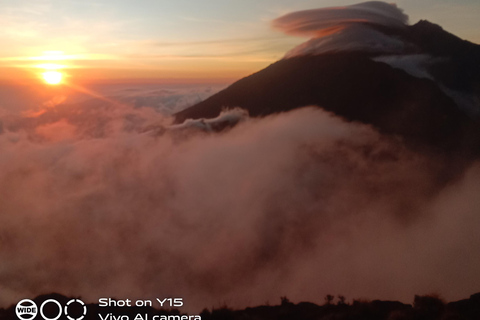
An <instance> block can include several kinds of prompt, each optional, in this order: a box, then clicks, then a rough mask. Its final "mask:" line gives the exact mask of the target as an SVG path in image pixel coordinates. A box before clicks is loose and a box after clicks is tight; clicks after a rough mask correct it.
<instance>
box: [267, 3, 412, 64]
mask: <svg viewBox="0 0 480 320" xmlns="http://www.w3.org/2000/svg"><path fill="white" fill-rule="evenodd" d="M407 22H408V16H407V15H406V14H404V13H403V11H402V10H401V9H399V8H398V7H397V6H396V5H395V4H388V3H385V2H380V1H370V2H363V3H359V4H355V5H351V6H345V7H332V8H324V9H312V10H304V11H297V12H293V13H289V14H286V15H284V16H282V17H279V18H277V19H275V20H273V22H272V27H273V28H275V29H277V30H280V31H282V32H284V33H286V34H289V35H295V36H302V37H311V38H312V39H311V40H310V41H308V42H306V43H304V44H302V45H300V46H298V47H296V48H294V49H293V50H292V51H290V52H289V53H287V55H286V57H287V58H290V57H292V56H298V55H306V54H320V53H324V52H329V51H346V50H363V51H375V52H378V51H381V52H392V53H393V52H399V51H401V50H403V48H404V45H405V44H404V43H403V41H401V40H399V39H396V38H395V37H392V36H390V35H387V34H385V33H383V32H381V31H379V30H376V27H379V26H380V27H387V28H393V29H399V28H403V27H405V26H406V24H407Z"/></svg>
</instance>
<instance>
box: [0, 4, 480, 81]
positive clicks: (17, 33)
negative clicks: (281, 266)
mask: <svg viewBox="0 0 480 320" xmlns="http://www.w3.org/2000/svg"><path fill="white" fill-rule="evenodd" d="M357 2H358V1H351V0H346V1H341V2H340V1H334V0H299V1H291V0H261V1H255V2H251V1H244V0H232V1H228V2H226V1H223V0H222V1H221V0H208V1H193V0H179V1H150V0H139V1H135V2H132V1H127V0H116V1H113V0H97V1H73V0H62V1H60V0H35V1H30V0H6V1H3V2H2V6H1V7H0V25H1V28H0V43H2V46H0V81H10V82H12V81H13V82H25V81H32V80H33V81H41V80H39V79H41V76H40V74H41V73H42V72H45V69H44V68H42V67H38V65H42V64H46V63H56V64H61V65H63V67H62V68H61V69H62V72H63V73H64V76H65V79H67V80H68V79H70V81H73V80H75V81H77V82H85V81H87V82H88V81H124V80H125V81H126V80H132V79H135V80H137V81H138V80H139V79H143V80H159V79H161V80H165V79H170V80H172V81H187V82H195V81H197V82H202V81H208V82H212V81H224V82H225V81H226V82H231V81H234V80H236V79H238V78H241V77H244V76H247V75H249V74H251V73H253V72H255V71H258V70H260V69H262V68H264V67H266V66H268V65H269V64H271V63H273V62H275V61H276V60H278V59H280V58H282V56H283V55H284V54H285V52H287V51H288V50H289V49H291V48H292V47H294V46H296V45H298V44H300V43H301V42H303V41H305V40H306V39H302V38H295V37H290V36H287V35H283V34H281V33H278V32H276V31H274V30H272V28H271V27H270V21H272V20H273V19H275V18H277V17H278V16H280V15H283V14H285V13H287V12H292V11H296V10H302V9H310V8H318V7H327V6H336V5H340V4H341V5H349V4H352V3H357ZM396 2H397V4H398V6H399V7H401V8H403V9H404V10H405V12H407V13H408V14H409V15H410V22H411V23H415V22H416V21H418V20H419V19H422V18H424V19H428V20H430V21H432V22H435V23H438V24H440V25H442V26H443V27H444V28H445V29H446V30H448V31H450V32H452V33H454V34H456V35H458V36H460V37H462V38H465V39H468V40H470V41H473V42H477V43H478V42H480V22H479V21H480V20H479V19H478V13H479V12H480V3H478V1H473V0H458V1H452V0H437V1H433V0H419V1H410V0H398V1H396Z"/></svg>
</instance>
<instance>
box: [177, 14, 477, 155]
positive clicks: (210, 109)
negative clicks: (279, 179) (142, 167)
mask: <svg viewBox="0 0 480 320" xmlns="http://www.w3.org/2000/svg"><path fill="white" fill-rule="evenodd" d="M369 28H372V29H374V30H376V32H381V33H382V34H383V35H386V36H388V37H390V38H391V39H394V40H395V41H397V42H398V41H401V42H402V49H401V50H397V51H394V52H392V51H388V50H385V51H383V52H382V51H378V50H377V51H371V50H331V51H327V52H319V53H315V52H313V53H312V52H311V51H310V52H309V54H296V55H295V54H293V55H292V54H290V55H287V57H286V58H284V59H282V60H280V61H278V62H275V63H273V64H272V65H270V66H268V67H267V68H265V69H263V70H261V71H259V72H257V73H255V74H252V75H250V76H248V77H246V78H243V79H241V80H239V81H237V82H235V83H234V84H232V85H231V86H229V87H228V88H226V89H225V90H223V91H220V92H219V93H217V94H215V95H213V96H211V97H210V98H208V99H206V100H205V101H203V102H200V103H198V104H196V105H194V106H192V107H190V108H188V109H186V110H183V111H181V112H179V113H177V114H176V115H175V121H176V122H177V123H181V122H183V121H185V120H186V119H199V118H212V117H216V116H218V114H219V113H220V112H221V110H222V109H224V108H231V107H241V108H244V109H246V110H248V112H249V114H250V116H253V117H257V116H265V115H269V114H272V113H277V112H284V111H288V110H292V109H295V108H299V107H303V106H308V105H315V106H318V107H321V108H323V109H325V110H327V111H330V112H332V113H334V114H336V115H338V116H341V117H343V118H345V119H346V120H348V121H360V122H363V123H366V124H371V125H373V126H374V127H376V128H377V129H379V130H380V131H381V132H383V133H386V134H392V135H396V136H399V137H401V138H402V139H404V140H405V141H406V142H407V143H410V144H413V145H416V146H427V147H429V148H433V149H437V150H443V151H447V152H460V154H462V155H465V154H467V155H477V154H478V153H479V151H480V148H479V146H480V126H479V116H478V115H479V114H480V103H479V101H480V99H479V97H480V64H478V61H480V46H479V45H476V44H473V43H470V42H468V41H465V40H462V39H460V38H458V37H456V36H454V35H452V34H450V33H448V32H446V31H444V30H443V29H442V28H441V27H440V26H438V25H435V24H432V23H430V22H428V21H420V22H418V23H416V24H415V25H412V26H405V28H389V27H385V26H380V25H371V26H369ZM314 40H315V39H314ZM314 40H311V41H314ZM302 50H303V49H302ZM294 51H295V50H294ZM297 51H299V50H297ZM304 52H305V50H304Z"/></svg>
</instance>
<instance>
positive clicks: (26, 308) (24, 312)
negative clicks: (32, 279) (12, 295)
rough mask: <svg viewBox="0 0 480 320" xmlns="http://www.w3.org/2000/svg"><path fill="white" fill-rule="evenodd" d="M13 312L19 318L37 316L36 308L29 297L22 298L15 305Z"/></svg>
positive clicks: (27, 318) (29, 318) (28, 319)
mask: <svg viewBox="0 0 480 320" xmlns="http://www.w3.org/2000/svg"><path fill="white" fill-rule="evenodd" d="M15 313H16V314H17V317H18V318H19V319H21V320H32V319H34V318H35V317H36V316H37V313H38V308H37V305H36V304H35V302H33V301H32V300H30V299H23V300H22V301H20V302H19V303H17V305H16V306H15Z"/></svg>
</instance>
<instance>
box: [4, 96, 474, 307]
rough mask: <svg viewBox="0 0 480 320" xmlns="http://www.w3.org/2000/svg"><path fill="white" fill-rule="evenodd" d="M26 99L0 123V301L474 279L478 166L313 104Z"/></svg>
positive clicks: (220, 300)
mask: <svg viewBox="0 0 480 320" xmlns="http://www.w3.org/2000/svg"><path fill="white" fill-rule="evenodd" d="M42 108H43V109H42V110H41V111H42V112H38V110H34V111H35V112H33V111H32V112H25V111H22V112H18V113H12V112H6V111H5V112H4V114H3V115H2V116H1V119H0V121H1V123H2V131H1V135H0V150H1V152H0V283H1V284H2V290H1V292H0V305H1V306H4V307H5V306H8V305H9V304H12V303H16V302H18V301H19V300H20V299H23V298H33V297H35V296H36V295H39V294H44V293H50V292H59V293H62V294H66V295H73V296H81V297H82V298H83V299H84V300H86V301H90V302H96V301H98V298H100V297H116V298H119V299H122V298H123V299H125V298H129V299H135V298H148V299H154V298H156V297H169V296H174V297H182V298H184V301H185V305H186V308H185V309H183V310H201V309H202V308H204V307H212V306H219V305H223V304H227V305H230V306H236V307H241V306H246V305H258V304H264V303H266V302H270V303H277V302H279V298H280V296H287V297H288V298H289V299H291V300H293V301H301V300H308V301H312V302H322V301H323V297H324V296H325V295H326V294H343V295H345V296H346V297H347V298H348V299H352V298H371V299H374V298H381V299H400V300H402V301H406V302H410V301H411V300H412V299H413V295H414V294H428V293H438V294H440V295H442V296H443V297H445V298H446V299H459V298H464V297H467V296H469V295H470V294H472V293H474V292H476V291H478V290H479V288H478V286H477V285H476V284H477V283H478V281H479V280H480V278H479V273H478V270H479V269H480V256H479V255H478V254H477V253H478V252H480V251H479V250H480V238H479V237H478V230H479V229H480V215H479V208H480V198H479V197H478V194H479V192H480V183H479V181H480V164H479V163H478V161H471V162H467V163H465V162H463V161H459V160H458V159H454V157H450V156H449V155H439V154H431V153H424V152H419V151H411V150H409V149H408V148H406V147H405V146H404V145H403V144H402V141H401V140H399V139H397V138H392V137H386V136H383V135H381V134H380V133H378V132H377V131H376V130H375V129H374V128H372V127H370V126H367V125H363V124H360V123H352V122H346V121H344V120H343V119H341V118H339V117H336V116H334V115H332V114H329V113H327V112H325V111H323V110H321V109H319V108H316V107H306V108H301V109H298V110H295V111H291V112H287V113H281V114H275V115H271V116H267V117H263V118H249V117H248V113H247V112H246V111H242V110H240V109H234V110H231V111H225V112H224V113H223V114H222V115H221V116H219V117H218V118H217V119H216V120H207V119H205V120H199V121H190V122H187V123H185V124H183V125H172V124H171V123H172V119H171V118H169V117H168V116H165V115H164V114H163V113H162V112H159V111H158V110H157V109H155V108H149V107H138V106H135V104H134V103H133V104H128V103H120V102H117V103H113V102H111V101H110V102H109V101H105V100H101V99H92V100H83V101H81V102H78V103H72V104H70V103H65V102H62V103H54V104H52V106H50V107H48V108H45V107H44V106H42ZM225 121H226V122H227V123H228V124H230V125H233V127H227V128H226V129H224V130H222V131H220V132H215V130H212V128H214V127H215V125H216V123H218V122H225ZM234 124H236V125H234Z"/></svg>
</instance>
